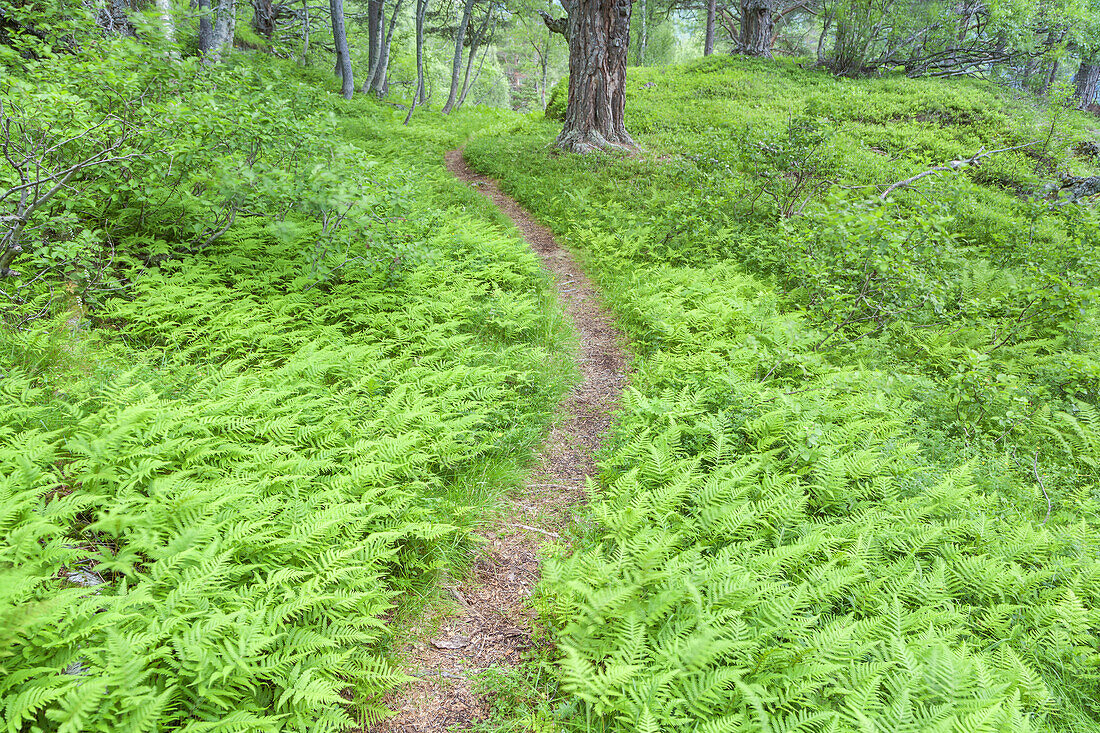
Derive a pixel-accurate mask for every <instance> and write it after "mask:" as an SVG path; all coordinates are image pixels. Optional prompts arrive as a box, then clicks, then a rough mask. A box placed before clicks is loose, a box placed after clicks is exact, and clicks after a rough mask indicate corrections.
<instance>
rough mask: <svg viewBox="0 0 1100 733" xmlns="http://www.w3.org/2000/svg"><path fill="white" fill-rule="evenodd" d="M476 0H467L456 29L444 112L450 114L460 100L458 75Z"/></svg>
mask: <svg viewBox="0 0 1100 733" xmlns="http://www.w3.org/2000/svg"><path fill="white" fill-rule="evenodd" d="M474 2H475V0H466V4H465V5H464V6H463V8H462V17H461V19H460V20H459V22H458V29H457V30H456V31H455V54H454V59H453V60H452V62H451V91H450V93H448V95H447V103H446V104H444V105H443V114H449V113H450V112H451V110H452V109H454V106H455V103H456V102H457V101H458V77H459V74H460V73H461V71H462V47H463V46H464V45H465V43H466V28H467V27H468V26H469V25H470V16H471V15H473V13H474Z"/></svg>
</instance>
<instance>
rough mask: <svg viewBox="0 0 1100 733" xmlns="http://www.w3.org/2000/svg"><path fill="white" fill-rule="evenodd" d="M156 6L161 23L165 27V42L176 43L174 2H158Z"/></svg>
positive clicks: (169, 0)
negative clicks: (173, 15) (173, 14)
mask: <svg viewBox="0 0 1100 733" xmlns="http://www.w3.org/2000/svg"><path fill="white" fill-rule="evenodd" d="M156 4H157V13H158V14H159V15H160V22H161V24H162V25H163V26H164V40H166V41H168V43H175V42H176V21H175V19H174V18H173V17H172V0H156Z"/></svg>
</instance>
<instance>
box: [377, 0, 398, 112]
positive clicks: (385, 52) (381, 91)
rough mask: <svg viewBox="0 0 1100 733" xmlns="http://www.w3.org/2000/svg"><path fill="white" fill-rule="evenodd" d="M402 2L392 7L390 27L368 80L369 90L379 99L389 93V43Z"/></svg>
mask: <svg viewBox="0 0 1100 733" xmlns="http://www.w3.org/2000/svg"><path fill="white" fill-rule="evenodd" d="M403 1H404V0H397V3H396V4H394V6H393V14H392V15H391V16H390V27H389V30H387V31H386V35H385V36H384V37H383V38H382V45H381V48H380V49H379V51H378V63H377V64H376V65H375V69H374V74H373V75H372V76H371V79H370V88H371V91H373V92H374V93H375V94H376V95H378V96H379V97H384V96H386V92H388V91H389V83H388V79H387V74H388V73H389V65H390V42H391V41H392V40H393V29H394V27H395V26H396V25H397V14H398V13H399V12H401V3H402V2H403Z"/></svg>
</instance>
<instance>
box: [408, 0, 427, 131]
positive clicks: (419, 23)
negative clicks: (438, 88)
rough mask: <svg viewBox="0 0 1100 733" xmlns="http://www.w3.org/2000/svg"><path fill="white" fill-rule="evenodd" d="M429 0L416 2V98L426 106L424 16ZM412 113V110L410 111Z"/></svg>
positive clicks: (417, 0)
mask: <svg viewBox="0 0 1100 733" xmlns="http://www.w3.org/2000/svg"><path fill="white" fill-rule="evenodd" d="M427 12H428V0H416V97H417V99H419V100H420V104H424V102H425V99H424V16H425V15H426V14H427ZM410 111H411V110H410Z"/></svg>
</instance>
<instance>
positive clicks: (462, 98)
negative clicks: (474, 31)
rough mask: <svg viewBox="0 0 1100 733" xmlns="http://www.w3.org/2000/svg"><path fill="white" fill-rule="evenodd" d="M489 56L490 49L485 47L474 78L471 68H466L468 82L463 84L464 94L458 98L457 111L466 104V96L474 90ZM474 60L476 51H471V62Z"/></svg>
mask: <svg viewBox="0 0 1100 733" xmlns="http://www.w3.org/2000/svg"><path fill="white" fill-rule="evenodd" d="M488 55H489V47H488V46H486V47H485V51H484V53H482V54H481V62H480V63H479V64H478V65H477V71H475V72H474V75H473V77H472V78H471V77H470V67H469V65H467V66H466V80H465V81H464V82H463V84H462V94H460V95H459V97H458V104H457V105H455V109H460V108H461V107H462V105H463V104H465V103H466V95H467V94H469V92H470V89H471V88H473V86H474V84H475V83H476V82H477V78H478V77H479V76H481V68H482V67H483V66H485V57H486V56H488ZM473 58H474V49H472V48H471V49H470V60H471V61H472V60H473Z"/></svg>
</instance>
